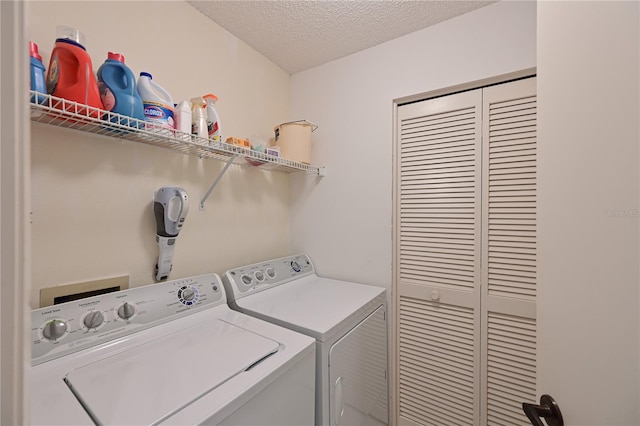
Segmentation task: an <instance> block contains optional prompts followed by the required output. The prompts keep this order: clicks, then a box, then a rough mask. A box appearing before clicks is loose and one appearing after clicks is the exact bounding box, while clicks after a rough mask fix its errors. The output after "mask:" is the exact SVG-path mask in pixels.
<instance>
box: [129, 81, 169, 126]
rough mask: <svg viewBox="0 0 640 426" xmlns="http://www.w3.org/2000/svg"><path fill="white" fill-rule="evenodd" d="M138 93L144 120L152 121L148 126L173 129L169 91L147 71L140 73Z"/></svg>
mask: <svg viewBox="0 0 640 426" xmlns="http://www.w3.org/2000/svg"><path fill="white" fill-rule="evenodd" d="M138 93H139V94H140V97H141V98H142V104H143V106H144V120H145V121H146V122H149V123H153V125H152V126H149V127H150V128H151V129H152V130H159V131H164V129H171V130H173V128H174V121H173V120H174V119H173V114H174V108H173V99H172V98H171V95H170V94H169V92H167V91H166V90H165V89H163V88H162V87H161V86H160V85H159V84H157V83H156V82H155V81H153V76H152V75H151V74H149V73H148V72H141V73H140V78H138Z"/></svg>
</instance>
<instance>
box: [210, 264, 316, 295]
mask: <svg viewBox="0 0 640 426" xmlns="http://www.w3.org/2000/svg"><path fill="white" fill-rule="evenodd" d="M313 273H315V270H314V268H313V264H312V263H311V259H309V257H308V256H307V255H306V254H299V255H295V256H288V257H282V258H280V259H273V260H267V261H264V262H260V263H254V264H253V265H248V266H242V267H240V268H236V269H230V270H228V271H227V272H226V273H225V274H224V276H223V277H222V281H223V283H224V286H225V290H226V292H227V298H228V299H229V301H231V302H233V300H235V299H239V298H241V297H244V296H247V295H249V294H253V293H256V292H258V291H262V290H265V289H267V288H271V287H275V286H277V285H280V284H284V283H286V282H289V281H291V280H293V279H297V278H301V277H304V276H306V275H311V274H313Z"/></svg>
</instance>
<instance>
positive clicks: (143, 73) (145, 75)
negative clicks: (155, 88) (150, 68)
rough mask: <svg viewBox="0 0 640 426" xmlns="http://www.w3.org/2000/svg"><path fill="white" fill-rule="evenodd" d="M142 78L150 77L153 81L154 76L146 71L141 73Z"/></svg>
mask: <svg viewBox="0 0 640 426" xmlns="http://www.w3.org/2000/svg"><path fill="white" fill-rule="evenodd" d="M140 77H149V79H150V80H153V76H152V75H151V74H149V73H148V72H144V71H143V72H141V73H140Z"/></svg>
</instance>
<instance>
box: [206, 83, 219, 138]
mask: <svg viewBox="0 0 640 426" xmlns="http://www.w3.org/2000/svg"><path fill="white" fill-rule="evenodd" d="M203 98H204V99H205V101H206V102H207V133H208V136H209V139H210V140H211V141H212V142H220V141H221V140H222V137H221V136H220V135H221V131H220V129H221V126H220V116H219V115H218V111H217V110H216V102H217V101H218V97H217V96H216V95H214V94H213V93H209V94H207V95H204V96H203Z"/></svg>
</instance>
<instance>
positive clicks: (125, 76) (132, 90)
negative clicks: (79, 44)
mask: <svg viewBox="0 0 640 426" xmlns="http://www.w3.org/2000/svg"><path fill="white" fill-rule="evenodd" d="M97 74H98V90H99V92H100V99H101V100H102V105H104V109H105V110H107V111H112V112H115V113H118V114H122V115H126V116H129V117H132V118H135V119H137V120H139V122H138V123H136V122H135V121H133V120H132V121H130V122H129V120H121V121H120V123H121V124H125V125H129V126H134V127H143V126H144V123H143V121H144V107H143V106H142V98H141V97H140V95H139V94H138V89H137V88H136V79H135V76H134V74H133V71H131V69H130V68H129V67H127V66H126V65H125V64H124V56H122V55H121V54H119V53H112V52H109V53H108V56H107V60H106V61H104V63H103V64H102V65H101V66H100V68H98V73H97ZM103 118H104V119H105V120H106V119H107V117H106V116H105V117H103ZM111 121H112V122H118V118H117V117H112V118H111Z"/></svg>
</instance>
